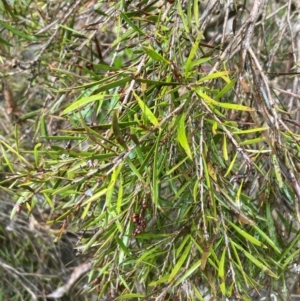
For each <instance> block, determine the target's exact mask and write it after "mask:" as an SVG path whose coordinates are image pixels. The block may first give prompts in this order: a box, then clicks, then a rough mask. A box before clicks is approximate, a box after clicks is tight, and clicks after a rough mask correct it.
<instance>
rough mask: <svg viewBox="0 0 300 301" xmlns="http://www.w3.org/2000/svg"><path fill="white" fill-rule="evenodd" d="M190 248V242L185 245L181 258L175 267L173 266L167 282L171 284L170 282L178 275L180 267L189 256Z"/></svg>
mask: <svg viewBox="0 0 300 301" xmlns="http://www.w3.org/2000/svg"><path fill="white" fill-rule="evenodd" d="M191 247H192V242H191V241H190V243H189V244H188V245H187V247H186V248H185V249H184V251H183V253H182V255H181V257H180V258H179V260H178V261H177V263H176V265H175V266H174V268H173V270H172V272H171V274H170V277H169V279H168V282H172V280H173V279H174V278H175V277H176V276H177V275H178V273H179V271H180V269H181V267H182V265H183V264H184V262H185V260H186V259H187V257H188V255H190V250H191Z"/></svg>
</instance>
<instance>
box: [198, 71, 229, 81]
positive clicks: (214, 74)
mask: <svg viewBox="0 0 300 301" xmlns="http://www.w3.org/2000/svg"><path fill="white" fill-rule="evenodd" d="M228 74H230V71H218V72H215V73H212V74H209V75H206V76H204V77H202V78H201V79H200V80H198V81H197V83H202V82H205V81H207V80H211V79H215V78H219V77H223V76H226V75H228Z"/></svg>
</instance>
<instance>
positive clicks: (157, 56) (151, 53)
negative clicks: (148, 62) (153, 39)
mask: <svg viewBox="0 0 300 301" xmlns="http://www.w3.org/2000/svg"><path fill="white" fill-rule="evenodd" d="M143 49H144V51H145V53H146V54H147V55H148V56H150V57H151V58H152V59H154V60H155V61H159V62H162V63H166V64H168V65H169V64H170V62H169V61H168V60H167V59H166V58H164V57H163V56H162V55H160V54H159V53H158V52H156V51H155V50H153V49H152V48H150V47H146V46H143Z"/></svg>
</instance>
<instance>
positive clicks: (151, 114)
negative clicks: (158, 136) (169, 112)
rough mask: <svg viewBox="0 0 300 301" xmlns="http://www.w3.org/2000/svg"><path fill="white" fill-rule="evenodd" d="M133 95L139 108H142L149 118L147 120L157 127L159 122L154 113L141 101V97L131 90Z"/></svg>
mask: <svg viewBox="0 0 300 301" xmlns="http://www.w3.org/2000/svg"><path fill="white" fill-rule="evenodd" d="M133 95H134V97H135V99H136V100H137V102H138V104H139V106H140V108H141V109H142V111H143V113H144V114H145V115H146V117H147V118H148V119H149V121H150V122H151V123H152V124H153V125H154V126H156V127H159V122H158V120H157V118H156V117H155V115H154V114H153V113H152V112H151V110H150V109H149V108H148V107H147V105H146V104H145V103H144V102H143V101H142V99H141V98H140V97H139V96H138V95H137V94H136V93H135V92H134V91H133Z"/></svg>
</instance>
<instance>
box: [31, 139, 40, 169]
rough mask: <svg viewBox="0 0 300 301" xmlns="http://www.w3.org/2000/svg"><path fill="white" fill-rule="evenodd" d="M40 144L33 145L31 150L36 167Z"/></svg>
mask: <svg viewBox="0 0 300 301" xmlns="http://www.w3.org/2000/svg"><path fill="white" fill-rule="evenodd" d="M41 146H42V144H41V143H38V144H36V145H35V146H34V150H33V153H34V161H35V166H36V167H38V166H39V151H38V149H39V148H40V147H41Z"/></svg>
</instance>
